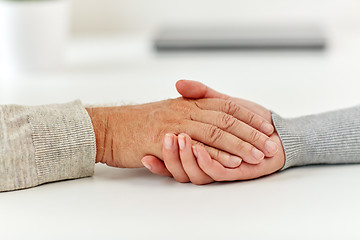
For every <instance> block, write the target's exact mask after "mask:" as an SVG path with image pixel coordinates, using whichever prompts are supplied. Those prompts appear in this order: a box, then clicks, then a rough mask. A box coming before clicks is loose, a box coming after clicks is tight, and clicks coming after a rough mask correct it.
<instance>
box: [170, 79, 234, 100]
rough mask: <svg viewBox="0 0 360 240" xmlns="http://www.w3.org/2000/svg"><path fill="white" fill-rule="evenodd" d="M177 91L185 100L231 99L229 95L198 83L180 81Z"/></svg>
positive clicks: (177, 84)
mask: <svg viewBox="0 0 360 240" xmlns="http://www.w3.org/2000/svg"><path fill="white" fill-rule="evenodd" d="M176 89H177V91H178V92H179V93H180V94H181V95H182V96H183V97H185V98H222V99H228V98H229V96H228V95H225V94H222V93H219V92H217V91H215V90H213V89H211V88H209V87H208V86H206V85H205V84H202V83H201V82H197V81H191V80H179V81H177V83H176Z"/></svg>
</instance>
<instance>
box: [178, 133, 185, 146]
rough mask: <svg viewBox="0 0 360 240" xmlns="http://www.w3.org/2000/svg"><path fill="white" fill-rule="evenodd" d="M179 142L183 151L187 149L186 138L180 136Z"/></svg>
mask: <svg viewBox="0 0 360 240" xmlns="http://www.w3.org/2000/svg"><path fill="white" fill-rule="evenodd" d="M178 142H179V148H180V149H181V150H183V149H184V148H185V136H184V135H181V134H180V135H179V136H178Z"/></svg>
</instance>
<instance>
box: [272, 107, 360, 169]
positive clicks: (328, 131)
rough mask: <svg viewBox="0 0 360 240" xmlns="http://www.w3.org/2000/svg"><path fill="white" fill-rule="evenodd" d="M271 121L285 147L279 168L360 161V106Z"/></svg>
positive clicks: (277, 117)
mask: <svg viewBox="0 0 360 240" xmlns="http://www.w3.org/2000/svg"><path fill="white" fill-rule="evenodd" d="M273 122H274V125H275V128H276V130H277V132H278V134H279V136H280V138H281V142H282V144H283V148H284V151H285V157H286V160H285V165H284V167H283V168H282V169H286V168H289V167H293V166H303V165H310V164H344V163H360V106H357V107H353V108H348V109H344V110H339V111H333V112H328V113H322V114H318V115H310V116H305V117H299V118H293V119H284V118H281V117H280V116H279V115H277V114H275V113H273Z"/></svg>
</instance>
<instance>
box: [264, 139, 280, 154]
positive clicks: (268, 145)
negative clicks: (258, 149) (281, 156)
mask: <svg viewBox="0 0 360 240" xmlns="http://www.w3.org/2000/svg"><path fill="white" fill-rule="evenodd" d="M265 149H266V151H268V152H269V153H276V152H277V151H278V146H277V144H276V143H274V142H273V141H272V140H271V139H268V140H266V142H265Z"/></svg>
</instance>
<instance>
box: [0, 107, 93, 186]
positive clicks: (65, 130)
mask: <svg viewBox="0 0 360 240" xmlns="http://www.w3.org/2000/svg"><path fill="white" fill-rule="evenodd" d="M95 156H96V143H95V135H94V131H93V128H92V123H91V119H90V117H89V115H88V113H87V111H86V110H85V108H84V106H83V105H82V104H81V102H80V101H75V102H71V103H67V104H56V105H55V104H54V105H44V106H36V107H29V106H18V105H4V106H0V191H9V190H16V189H22V188H28V187H33V186H37V185H39V184H42V183H46V182H53V181H59V180H64V179H73V178H81V177H87V176H91V175H93V172H94V165H95Z"/></svg>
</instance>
